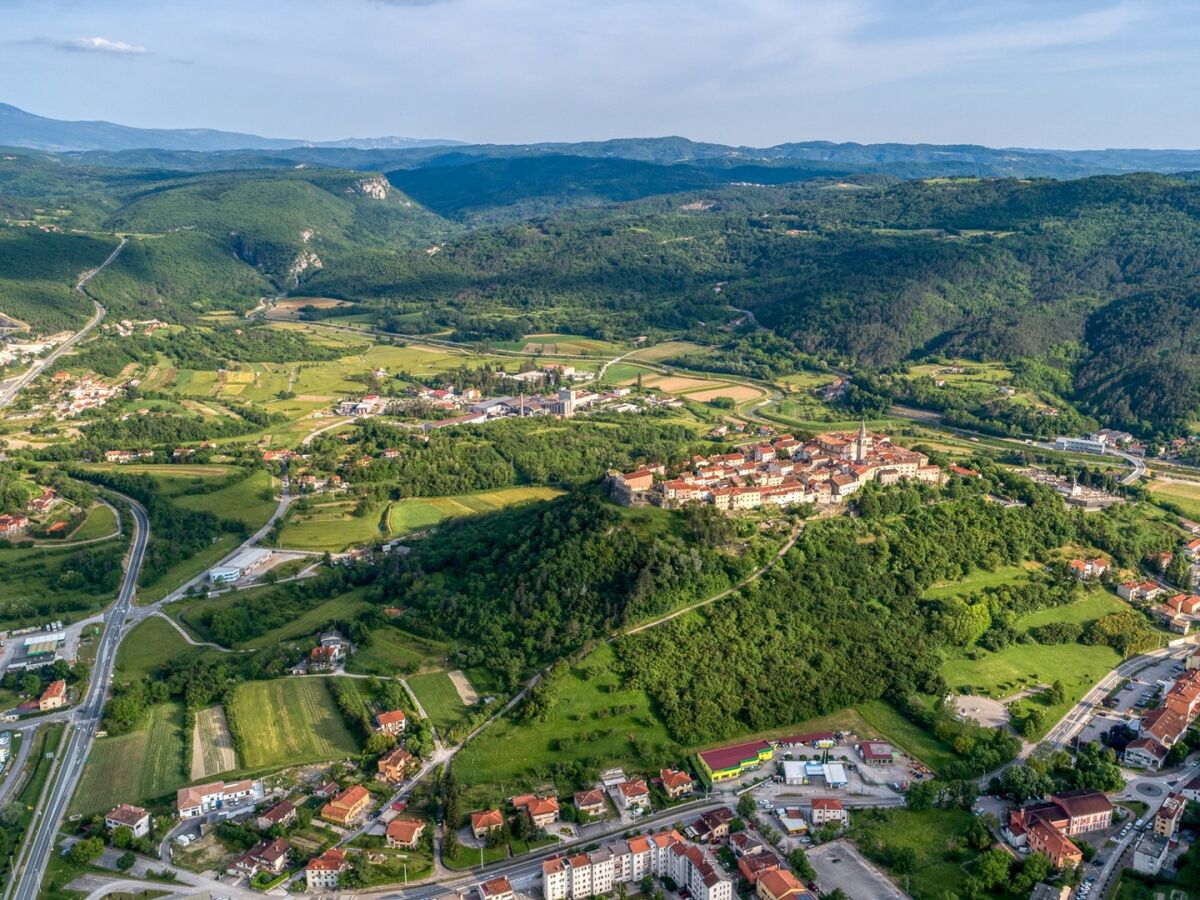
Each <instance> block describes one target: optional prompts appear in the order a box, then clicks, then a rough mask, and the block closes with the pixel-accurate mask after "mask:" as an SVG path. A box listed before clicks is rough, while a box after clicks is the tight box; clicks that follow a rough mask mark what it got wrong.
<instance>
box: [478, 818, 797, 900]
mask: <svg viewBox="0 0 1200 900" xmlns="http://www.w3.org/2000/svg"><path fill="white" fill-rule="evenodd" d="M733 819H734V814H733V811H732V810H730V809H728V808H725V807H721V808H719V809H715V810H711V811H709V812H706V813H704V814H703V815H702V816H701V817H700V818H699V819H698V820H697V821H696V822H694V823H692V824H690V825H688V826H687V828H686V829H685V834H681V833H680V832H679V831H678V830H675V829H672V830H669V831H662V832H659V833H657V834H648V835H640V836H636V837H630V838H628V839H625V840H620V841H616V842H614V843H611V844H606V845H604V846H602V847H599V848H597V849H595V850H591V851H584V852H580V853H576V854H573V855H558V856H552V857H550V858H549V859H547V860H546V861H545V862H543V863H542V892H543V894H544V896H545V898H546V900H583V898H586V897H595V896H603V895H605V894H609V893H611V892H613V891H618V890H620V888H621V886H623V885H627V884H630V883H637V882H640V881H641V880H642V879H643V878H646V877H654V878H662V879H670V880H671V881H673V882H674V883H675V884H676V885H677V886H678V888H679V891H680V893H683V892H685V891H686V893H687V894H688V895H690V896H691V897H693V898H695V900H732V897H733V896H734V893H735V891H734V887H735V885H734V880H735V876H733V875H731V874H729V873H727V872H726V870H725V867H724V866H722V865H721V864H720V863H719V862H718V860H717V857H716V852H717V850H718V849H719V848H720V846H721V845H722V844H725V843H726V842H727V845H728V848H729V851H730V852H731V853H732V854H733V856H734V858H735V859H736V860H737V868H738V870H739V872H740V873H741V875H742V876H744V877H745V878H746V880H747V881H748V882H749V884H750V885H751V887H753V888H754V890H755V894H756V896H757V897H758V898H759V900H811V898H812V896H813V895H812V894H811V893H810V892H809V891H808V889H807V888H806V887H805V886H804V884H803V883H802V882H801V881H800V879H798V878H797V877H796V876H795V875H794V874H792V872H790V871H789V870H788V869H787V867H786V866H785V865H784V863H783V861H782V860H781V859H780V858H779V857H778V856H777V855H776V854H775V853H774V852H773V851H772V850H771V849H770V848H769V847H767V846H766V845H765V844H764V843H762V842H761V841H759V840H758V839H757V838H755V837H753V836H751V835H750V834H748V833H746V832H738V833H735V834H732V835H731V834H730V823H731V822H732V821H733ZM685 835H686V836H685ZM481 895H483V892H482V891H481Z"/></svg>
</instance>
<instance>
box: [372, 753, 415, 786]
mask: <svg viewBox="0 0 1200 900" xmlns="http://www.w3.org/2000/svg"><path fill="white" fill-rule="evenodd" d="M415 763H416V757H414V756H413V755H412V754H411V753H409V752H408V751H407V750H405V749H404V748H403V747H397V748H396V749H395V750H390V751H389V752H387V753H385V754H383V756H381V757H379V762H378V763H377V764H376V765H377V766H378V768H379V777H380V778H382V779H383V780H384V781H390V782H392V783H393V784H395V783H398V782H401V781H403V780H404V776H405V774H406V773H407V772H408V770H409V768H411V767H412V766H413V765H414V764H415Z"/></svg>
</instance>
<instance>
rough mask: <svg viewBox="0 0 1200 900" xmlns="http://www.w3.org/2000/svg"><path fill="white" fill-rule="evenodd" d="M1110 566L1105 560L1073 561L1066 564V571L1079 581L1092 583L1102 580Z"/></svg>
mask: <svg viewBox="0 0 1200 900" xmlns="http://www.w3.org/2000/svg"><path fill="white" fill-rule="evenodd" d="M1110 568H1111V566H1110V565H1109V563H1108V560H1106V559H1100V558H1099V557H1097V558H1095V559H1073V560H1071V561H1070V562H1069V563H1067V569H1068V571H1070V573H1071V574H1072V575H1074V576H1075V577H1076V578H1078V579H1079V580H1080V581H1094V580H1096V579H1097V578H1103V577H1104V576H1105V574H1107V572H1108V570H1109V569H1110Z"/></svg>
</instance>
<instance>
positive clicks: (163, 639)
mask: <svg viewBox="0 0 1200 900" xmlns="http://www.w3.org/2000/svg"><path fill="white" fill-rule="evenodd" d="M192 652H204V651H203V648H200V647H193V646H191V645H190V644H189V643H188V642H187V641H185V640H184V639H183V635H181V634H180V633H179V632H178V631H177V630H176V629H175V627H174V626H173V625H172V624H171V623H170V622H167V621H164V620H163V619H162V618H160V617H159V616H151V617H150V618H148V619H146V620H145V621H144V622H139V623H138V624H137V625H136V626H135V627H134V629H133V631H131V632H130V633H129V636H128V637H127V638H126V639H125V640H124V641H122V642H121V647H120V649H119V650H117V664H116V668H115V670H114V671H113V679H114V680H115V681H119V682H130V681H137V680H139V679H142V678H145V677H146V676H147V675H153V674H154V673H155V672H157V671H158V670H159V668H160V667H162V666H163V665H164V664H165V663H168V662H170V661H172V660H178V659H179V658H180V657H182V656H184V655H185V654H188V653H192ZM214 652H215V651H214Z"/></svg>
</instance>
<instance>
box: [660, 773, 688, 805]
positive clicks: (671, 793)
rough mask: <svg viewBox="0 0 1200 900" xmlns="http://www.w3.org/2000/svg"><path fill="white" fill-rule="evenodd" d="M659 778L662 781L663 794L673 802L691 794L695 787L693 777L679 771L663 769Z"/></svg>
mask: <svg viewBox="0 0 1200 900" xmlns="http://www.w3.org/2000/svg"><path fill="white" fill-rule="evenodd" d="M659 778H660V779H661V781H662V788H663V792H664V793H665V794H666V795H667V797H668V798H669V799H671V800H678V799H679V798H680V797H683V796H685V795H687V794H690V793H691V792H692V789H693V788H694V787H695V783H694V782H693V781H692V776H691V775H689V774H688V773H687V772H681V771H679V770H678V769H663V770H662V771H661V772H659Z"/></svg>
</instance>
